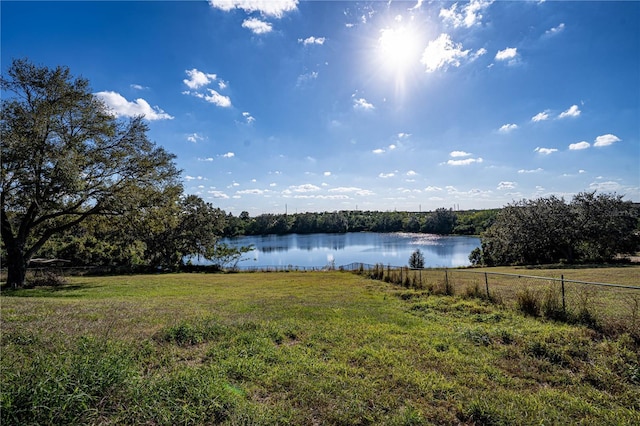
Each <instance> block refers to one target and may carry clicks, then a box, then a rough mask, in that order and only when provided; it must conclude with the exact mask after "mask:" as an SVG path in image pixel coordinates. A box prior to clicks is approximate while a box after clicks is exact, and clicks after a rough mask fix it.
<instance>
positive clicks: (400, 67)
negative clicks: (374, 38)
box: [379, 27, 420, 73]
mask: <svg viewBox="0 0 640 426" xmlns="http://www.w3.org/2000/svg"><path fill="white" fill-rule="evenodd" d="M379 49H380V55H381V58H380V59H381V61H382V63H383V65H384V67H385V68H387V69H388V70H391V71H394V72H396V73H398V72H404V71H407V70H408V69H409V68H411V67H412V66H415V65H416V64H418V60H419V58H420V43H419V37H418V35H417V33H416V32H415V31H412V30H411V28H409V27H400V28H395V29H392V28H385V29H383V30H381V31H380V39H379Z"/></svg>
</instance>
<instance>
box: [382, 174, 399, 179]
mask: <svg viewBox="0 0 640 426" xmlns="http://www.w3.org/2000/svg"><path fill="white" fill-rule="evenodd" d="M395 175H396V174H395V173H380V174H379V175H378V177H379V178H382V179H388V178H391V177H394V176H395Z"/></svg>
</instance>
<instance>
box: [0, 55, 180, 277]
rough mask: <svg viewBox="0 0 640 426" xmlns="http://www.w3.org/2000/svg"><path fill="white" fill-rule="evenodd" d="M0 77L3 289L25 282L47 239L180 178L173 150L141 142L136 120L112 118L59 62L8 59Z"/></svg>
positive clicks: (142, 131)
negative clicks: (42, 64) (5, 279)
mask: <svg viewBox="0 0 640 426" xmlns="http://www.w3.org/2000/svg"><path fill="white" fill-rule="evenodd" d="M0 84H1V88H2V92H3V93H2V97H3V100H2V109H1V110H0V140H1V141H2V148H1V149H2V151H1V155H2V167H1V169H2V170H1V176H0V177H1V179H2V192H1V193H0V205H1V210H2V211H1V214H2V217H1V219H0V221H1V223H0V225H1V232H2V242H3V244H4V246H5V249H6V253H7V269H8V283H9V284H10V285H11V286H13V287H19V286H22V285H23V284H24V280H25V275H26V268H27V265H28V263H29V261H30V259H31V258H32V257H33V256H34V254H35V253H36V252H37V251H38V250H39V249H40V248H41V247H42V246H43V245H44V244H45V242H46V241H47V240H48V239H49V238H50V237H51V236H53V235H55V234H57V233H60V232H63V231H65V230H67V229H70V228H71V227H73V226H74V225H76V224H78V223H80V222H82V221H83V220H85V219H86V218H88V217H90V216H92V215H109V214H112V215H119V214H122V213H123V212H125V211H127V210H128V209H133V208H137V207H139V206H140V205H141V204H145V203H146V204H149V203H153V201H154V200H155V199H156V196H157V194H158V193H160V192H162V191H164V190H165V189H166V188H167V187H169V186H177V185H179V183H178V178H179V171H178V170H177V169H176V168H175V165H174V162H173V159H174V156H173V155H172V154H169V153H168V152H166V151H165V150H164V149H162V148H160V147H157V146H156V145H155V144H153V143H152V142H151V141H149V139H148V138H147V131H148V127H147V125H146V123H145V121H144V119H143V117H135V118H133V119H130V120H126V121H125V120H120V119H117V118H116V117H115V116H114V115H113V114H111V113H110V112H109V110H108V109H107V108H106V106H105V105H104V104H103V103H102V102H101V101H100V100H99V99H97V98H96V97H95V96H94V95H93V94H92V92H91V90H90V87H89V82H88V81H87V80H86V79H83V78H74V77H73V76H72V75H71V73H70V71H69V69H68V68H66V67H57V68H54V69H52V68H48V67H40V66H36V65H34V64H32V63H31V62H29V61H28V60H26V59H19V60H14V61H13V62H12V64H11V66H10V67H9V69H8V71H7V73H6V76H5V75H3V76H2V77H1V79H0Z"/></svg>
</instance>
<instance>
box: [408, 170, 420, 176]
mask: <svg viewBox="0 0 640 426" xmlns="http://www.w3.org/2000/svg"><path fill="white" fill-rule="evenodd" d="M407 176H418V173H416V172H415V171H413V170H409V171H408V172H407Z"/></svg>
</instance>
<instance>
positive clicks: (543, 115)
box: [531, 111, 549, 122]
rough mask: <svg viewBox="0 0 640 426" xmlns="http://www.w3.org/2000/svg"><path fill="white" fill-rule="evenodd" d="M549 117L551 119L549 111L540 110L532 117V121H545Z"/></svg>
mask: <svg viewBox="0 0 640 426" xmlns="http://www.w3.org/2000/svg"><path fill="white" fill-rule="evenodd" d="M548 119H549V113H548V111H543V112H539V113H537V114H536V115H534V116H533V117H531V121H533V122H538V121H545V120H548Z"/></svg>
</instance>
